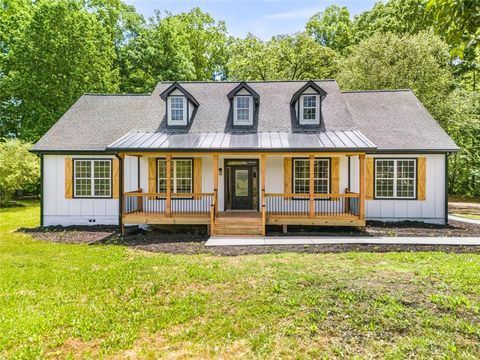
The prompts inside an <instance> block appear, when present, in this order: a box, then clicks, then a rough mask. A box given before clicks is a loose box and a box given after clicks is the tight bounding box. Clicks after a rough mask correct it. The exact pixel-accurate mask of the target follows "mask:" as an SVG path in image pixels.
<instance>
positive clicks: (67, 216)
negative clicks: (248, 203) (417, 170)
mask: <svg viewBox="0 0 480 360" xmlns="http://www.w3.org/2000/svg"><path fill="white" fill-rule="evenodd" d="M292 155H293V154H292ZM66 157H70V158H75V159H77V158H110V159H114V158H115V157H114V156H112V155H95V156H93V155H68V156H65V155H45V156H44V165H43V166H44V212H43V214H44V218H43V220H44V224H45V226H49V225H96V224H118V204H119V201H118V199H66V198H65V158H66ZM178 157H182V156H178ZM288 157H289V158H291V157H292V156H288ZM293 157H295V156H294V155H293ZM369 157H371V158H373V157H375V158H381V157H382V158H418V157H425V158H426V199H425V200H367V201H366V218H367V220H381V221H400V220H418V221H425V222H430V223H444V221H445V155H444V154H416V155H386V154H382V155H368V156H367V158H369ZM174 158H175V157H174ZM233 158H239V159H240V158H247V157H246V156H245V155H237V156H220V157H219V162H218V164H219V168H222V170H223V171H222V175H221V176H219V181H218V207H219V211H223V210H224V194H225V191H224V175H225V168H224V160H225V159H233ZM248 158H249V159H259V160H260V157H259V156H251V157H248ZM148 159H149V157H148V156H144V157H141V158H140V159H138V158H136V157H130V156H127V157H125V159H124V189H125V191H133V190H136V189H138V185H139V184H138V173H139V169H138V165H140V188H142V189H143V191H144V192H146V191H148ZM201 159H202V161H201V169H202V174H201V192H213V159H212V156H211V155H202V156H201ZM284 159H285V156H280V155H272V156H268V157H267V163H266V178H265V182H266V183H265V185H266V189H265V190H266V192H268V193H283V192H284ZM358 175H359V162H358V157H352V158H351V174H350V177H351V187H352V188H351V190H352V191H356V192H358V189H359V186H358V185H359V181H358V180H359V179H358ZM194 176H195V175H194ZM339 177H340V180H339V192H340V193H344V192H345V188H347V187H348V159H347V158H346V157H340V158H339ZM92 220H95V222H92Z"/></svg>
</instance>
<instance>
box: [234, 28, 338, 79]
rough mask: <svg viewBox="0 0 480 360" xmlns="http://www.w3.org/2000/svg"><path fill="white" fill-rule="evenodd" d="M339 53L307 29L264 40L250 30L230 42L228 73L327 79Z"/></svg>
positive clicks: (253, 77)
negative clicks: (249, 32)
mask: <svg viewBox="0 0 480 360" xmlns="http://www.w3.org/2000/svg"><path fill="white" fill-rule="evenodd" d="M336 59H337V53H336V52H335V51H334V50H332V49H330V48H328V47H324V46H322V45H320V44H319V43H318V42H316V41H315V40H314V39H312V38H311V37H310V36H309V35H308V34H307V33H298V34H295V35H280V36H275V37H273V38H272V39H271V40H270V41H262V40H260V39H258V38H256V37H255V36H253V35H251V34H249V35H248V36H247V37H246V38H245V39H236V40H233V42H232V44H231V45H230V59H229V62H228V66H227V69H228V74H229V76H230V77H231V78H232V79H238V80H275V79H287V80H288V79H290V80H298V79H302V80H303V79H325V78H332V77H334V75H335V73H336Z"/></svg>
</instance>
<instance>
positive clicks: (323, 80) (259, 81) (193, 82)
mask: <svg viewBox="0 0 480 360" xmlns="http://www.w3.org/2000/svg"><path fill="white" fill-rule="evenodd" d="M308 81H314V82H317V81H321V82H327V81H328V82H332V81H333V82H334V81H336V80H335V79H305V80H184V81H160V82H159V83H160V84H173V83H179V84H181V83H188V84H240V83H247V84H248V83H275V82H285V83H289V82H308Z"/></svg>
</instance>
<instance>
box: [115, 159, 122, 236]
mask: <svg viewBox="0 0 480 360" xmlns="http://www.w3.org/2000/svg"><path fill="white" fill-rule="evenodd" d="M115 156H116V157H117V159H118V168H119V169H118V177H119V178H120V179H118V187H119V189H118V192H119V194H118V226H119V229H120V234H122V235H123V233H124V231H123V223H122V221H123V219H122V209H123V158H122V157H121V156H119V155H118V153H116V154H115Z"/></svg>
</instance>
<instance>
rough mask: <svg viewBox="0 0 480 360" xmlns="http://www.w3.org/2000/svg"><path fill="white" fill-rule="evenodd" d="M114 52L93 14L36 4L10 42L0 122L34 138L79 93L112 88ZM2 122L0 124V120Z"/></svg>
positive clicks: (72, 7) (58, 3) (60, 3)
mask: <svg viewBox="0 0 480 360" xmlns="http://www.w3.org/2000/svg"><path fill="white" fill-rule="evenodd" d="M114 59H115V52H114V48H113V44H112V43H111V41H110V39H109V36H108V33H107V32H106V31H105V29H104V28H103V27H102V25H101V23H100V22H99V21H98V19H97V18H96V17H95V15H94V14H92V13H90V12H87V11H86V10H84V9H82V8H81V7H80V6H79V5H78V4H77V3H73V2H66V1H53V2H49V1H42V2H39V3H37V4H35V6H34V7H33V10H32V16H31V20H30V21H28V24H27V25H26V26H25V27H24V29H23V31H22V32H21V35H20V37H19V40H18V41H16V42H14V43H13V44H12V48H11V50H10V54H9V56H8V59H7V61H6V64H5V67H4V77H3V79H2V83H3V85H4V86H5V89H6V90H5V89H4V90H3V91H6V95H7V96H5V95H4V96H3V99H4V101H3V104H7V105H8V106H6V107H4V110H5V108H6V110H8V113H6V114H5V112H3V114H2V118H6V119H7V120H6V121H7V122H8V123H9V124H15V125H16V126H15V127H13V126H10V127H11V128H13V131H14V132H13V134H11V133H8V134H5V133H3V129H2V133H0V136H1V135H3V136H5V135H10V136H12V135H13V136H19V137H21V138H23V139H28V140H33V141H35V140H37V139H38V138H39V137H40V136H41V135H43V134H44V133H45V132H46V131H47V130H48V129H49V128H50V127H51V126H52V125H53V124H54V123H55V121H57V120H58V119H59V118H60V116H61V115H62V114H63V113H64V112H65V111H66V110H67V109H68V108H69V107H70V106H71V105H72V104H73V103H74V102H75V101H76V100H77V99H78V97H79V96H80V95H81V94H83V93H85V92H111V91H115V90H116V89H117V81H118V72H117V70H115V69H114V68H113V66H112V65H113V61H114ZM2 121H3V120H2Z"/></svg>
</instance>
